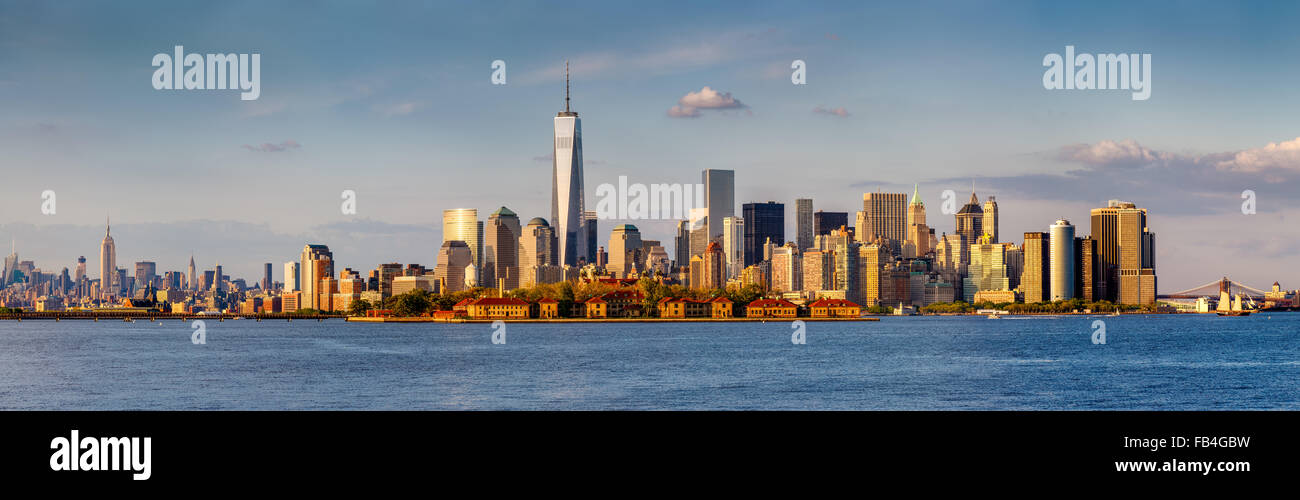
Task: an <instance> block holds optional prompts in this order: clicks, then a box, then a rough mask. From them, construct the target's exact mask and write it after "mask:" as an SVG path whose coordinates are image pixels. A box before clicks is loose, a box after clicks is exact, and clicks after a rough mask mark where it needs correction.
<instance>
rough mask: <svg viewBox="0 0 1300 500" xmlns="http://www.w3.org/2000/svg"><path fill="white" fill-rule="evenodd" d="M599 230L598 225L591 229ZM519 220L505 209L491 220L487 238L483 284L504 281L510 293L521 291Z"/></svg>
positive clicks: (484, 251) (485, 241)
mask: <svg viewBox="0 0 1300 500" xmlns="http://www.w3.org/2000/svg"><path fill="white" fill-rule="evenodd" d="M588 227H595V223H594V221H593V222H592V225H591V226H588ZM522 230H523V228H522V227H520V226H519V216H518V215H517V214H515V213H514V212H513V211H511V210H510V209H509V208H506V207H501V208H499V209H497V211H495V212H492V215H490V216H488V220H487V227H486V231H485V232H486V234H485V235H484V237H483V254H484V255H483V268H482V269H481V270H480V272H481V273H482V280H481V283H483V284H484V286H488V285H489V284H490V285H491V286H496V284H497V281H498V280H500V279H504V280H506V281H505V288H506V290H513V289H515V288H519V255H518V253H519V236H520V234H521V232H522Z"/></svg>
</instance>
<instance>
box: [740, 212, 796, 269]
mask: <svg viewBox="0 0 1300 500" xmlns="http://www.w3.org/2000/svg"><path fill="white" fill-rule="evenodd" d="M741 218H743V219H745V267H749V266H752V265H754V264H755V263H758V262H761V261H762V260H764V259H763V244H764V243H765V242H767V241H768V240H769V239H770V240H771V241H772V243H773V244H776V245H784V244H785V204H784V203H777V202H775V201H769V202H767V203H746V204H745V205H744V207H743V208H742V213H741Z"/></svg>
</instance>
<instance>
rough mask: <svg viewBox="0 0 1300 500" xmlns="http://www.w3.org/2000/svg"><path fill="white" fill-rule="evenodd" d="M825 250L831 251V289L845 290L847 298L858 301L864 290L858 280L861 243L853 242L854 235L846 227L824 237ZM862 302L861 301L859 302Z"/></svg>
mask: <svg viewBox="0 0 1300 500" xmlns="http://www.w3.org/2000/svg"><path fill="white" fill-rule="evenodd" d="M822 239H823V243H824V244H825V247H826V248H825V250H823V251H830V252H831V266H832V268H833V269H832V271H831V286H830V287H828V288H829V289H831V290H838V291H842V292H844V295H845V298H847V299H848V300H851V301H854V302H858V300H855V299H854V297H856V298H857V299H861V298H862V297H861V296H860V295H859V292H860V291H861V290H862V287H861V286H860V285H861V283H860V282H859V280H858V276H859V275H860V273H859V269H858V262H859V255H858V254H859V249H860V247H861V245H858V244H856V243H854V242H853V236H852V235H850V234H849V232H848V230H846V229H836V230H833V231H831V232H830V234H828V235H825V236H824V237H823V238H822ZM858 303H859V304H861V302H858Z"/></svg>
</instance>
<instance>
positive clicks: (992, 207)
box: [983, 196, 998, 243]
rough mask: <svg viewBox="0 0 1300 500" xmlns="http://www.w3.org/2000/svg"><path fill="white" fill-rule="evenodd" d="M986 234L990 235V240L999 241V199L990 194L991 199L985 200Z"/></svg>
mask: <svg viewBox="0 0 1300 500" xmlns="http://www.w3.org/2000/svg"><path fill="white" fill-rule="evenodd" d="M983 225H984V228H983V229H984V234H987V235H989V237H990V238H991V239H990V240H989V241H991V242H993V243H997V242H998V200H997V198H995V197H992V196H990V197H989V201H986V202H984V222H983Z"/></svg>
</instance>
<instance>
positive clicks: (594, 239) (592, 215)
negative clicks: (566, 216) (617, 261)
mask: <svg viewBox="0 0 1300 500" xmlns="http://www.w3.org/2000/svg"><path fill="white" fill-rule="evenodd" d="M599 218H600V217H599V216H597V214H596V211H595V210H588V211H586V212H584V215H583V218H582V227H583V229H584V230H585V231H587V251H586V253H585V254H586V257H587V258H586V260H587V262H588V263H592V262H595V261H596V247H597V246H599V245H597V243H598V242H599V241H600V232H599V227H600V225H599V224H597V222H598V221H597V219H599ZM516 233H518V231H516Z"/></svg>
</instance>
